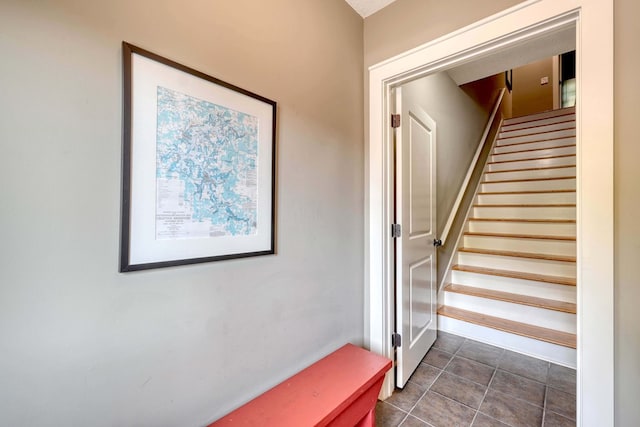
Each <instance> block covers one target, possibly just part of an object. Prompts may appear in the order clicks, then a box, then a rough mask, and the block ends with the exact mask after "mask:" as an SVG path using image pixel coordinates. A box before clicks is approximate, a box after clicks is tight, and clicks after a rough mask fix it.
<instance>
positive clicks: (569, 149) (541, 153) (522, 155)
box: [489, 145, 576, 162]
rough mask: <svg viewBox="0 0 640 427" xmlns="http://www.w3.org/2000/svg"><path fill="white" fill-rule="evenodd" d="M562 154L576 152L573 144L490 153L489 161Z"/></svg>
mask: <svg viewBox="0 0 640 427" xmlns="http://www.w3.org/2000/svg"><path fill="white" fill-rule="evenodd" d="M563 154H576V147H575V145H573V146H570V147H562V148H548V149H545V150H536V151H521V152H519V153H505V154H492V155H491V158H490V159H489V161H490V162H504V161H506V160H521V159H538V158H540V157H548V156H560V155H563Z"/></svg>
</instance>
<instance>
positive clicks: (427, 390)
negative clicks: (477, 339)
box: [403, 337, 468, 426]
mask: <svg viewBox="0 0 640 427" xmlns="http://www.w3.org/2000/svg"><path fill="white" fill-rule="evenodd" d="M437 339H438V338H437V337H436V340H437ZM467 341H468V338H464V340H463V341H462V344H460V346H459V347H458V349H457V350H456V351H455V352H454V353H449V352H447V351H444V350H442V349H440V348H437V347H433V345H432V346H431V348H435V349H436V350H438V351H441V352H443V353H448V354H451V358H450V359H449V361H448V362H447V363H446V365H444V367H443V368H442V369H440V372H439V373H438V375H437V376H436V377H435V379H434V380H433V381H432V382H431V384H429V386H428V387H427V388H426V390H425V391H424V393H422V395H421V396H420V398H419V399H418V400H417V401H416V403H414V404H413V406H412V407H411V409H410V410H409V414H408V415H411V416H412V417H414V418H417V419H419V420H420V421H422V422H424V423H427V425H429V426H431V424H430V423H428V422H427V421H425V420H423V419H422V418H420V417H417V416H415V415H413V414H411V412H412V411H413V410H414V409H415V408H416V406H418V403H419V402H420V401H421V400H422V399H423V398H424V397H425V396H426V394H427V393H428V392H429V391H430V390H431V387H432V386H433V385H434V384H435V383H436V381H438V378H440V376H441V375H442V373H443V372H444V370H445V369H446V368H447V366H449V364H451V361H452V360H453V358H454V357H456V355H457V354H458V352H459V351H460V349H461V348H462V346H463V345H464V343H465V342H467ZM429 350H431V349H429ZM427 353H429V352H428V351H427ZM425 356H426V354H425ZM422 360H424V357H423V358H422ZM422 360H421V361H420V363H425V364H426V365H428V366H432V365H429V364H428V363H426V362H422ZM432 367H433V368H436V369H439V368H438V367H436V366H432ZM433 393H436V392H435V391H434V392H433ZM436 394H438V395H440V396H442V395H441V394H440V393H436ZM443 397H446V396H443ZM450 400H451V399H450ZM454 402H455V401H454ZM405 419H406V417H405ZM403 422H404V420H403Z"/></svg>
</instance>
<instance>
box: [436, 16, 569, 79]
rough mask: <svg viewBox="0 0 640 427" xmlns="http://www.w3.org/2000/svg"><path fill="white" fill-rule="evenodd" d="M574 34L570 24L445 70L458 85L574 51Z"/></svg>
mask: <svg viewBox="0 0 640 427" xmlns="http://www.w3.org/2000/svg"><path fill="white" fill-rule="evenodd" d="M575 35H576V29H575V26H574V25H570V26H567V27H565V28H559V29H558V30H556V31H554V32H552V33H547V34H545V35H543V36H541V37H538V38H535V39H533V40H528V41H527V42H525V43H521V44H519V45H517V46H515V47H511V48H508V49H501V50H500V51H499V52H497V53H494V54H491V55H488V56H485V57H484V58H479V59H475V60H474V61H472V62H467V63H465V64H462V65H459V66H457V67H455V68H452V69H449V70H447V73H448V74H449V76H450V77H451V78H452V79H453V80H454V81H455V82H456V83H457V84H458V85H462V84H465V83H469V82H472V81H475V80H479V79H481V78H484V77H488V76H492V75H494V74H498V73H501V72H503V71H506V70H509V69H512V68H517V67H520V66H522V65H526V64H529V63H531V62H534V61H538V60H541V59H544V58H549V57H551V56H555V55H559V54H561V53H565V52H570V51H572V50H575V48H576V38H575Z"/></svg>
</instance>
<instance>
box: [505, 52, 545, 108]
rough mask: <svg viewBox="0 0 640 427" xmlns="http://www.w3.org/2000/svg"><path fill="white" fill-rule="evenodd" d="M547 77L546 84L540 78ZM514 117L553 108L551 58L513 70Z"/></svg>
mask: <svg viewBox="0 0 640 427" xmlns="http://www.w3.org/2000/svg"><path fill="white" fill-rule="evenodd" d="M543 77H547V78H548V81H549V82H548V83H547V84H544V85H542V84H540V79H541V78H543ZM512 83H513V92H512V95H513V96H512V99H513V100H512V113H513V116H514V117H519V116H526V115H527V114H534V113H540V112H542V111H547V110H553V58H545V59H541V60H540V61H536V62H532V63H531V64H527V65H524V66H522V67H518V68H515V69H514V70H513V82H512Z"/></svg>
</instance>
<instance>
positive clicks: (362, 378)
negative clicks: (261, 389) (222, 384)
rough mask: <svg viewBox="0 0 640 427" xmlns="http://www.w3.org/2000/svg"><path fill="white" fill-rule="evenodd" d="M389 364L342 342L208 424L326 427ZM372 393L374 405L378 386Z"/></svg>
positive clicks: (379, 379)
mask: <svg viewBox="0 0 640 427" xmlns="http://www.w3.org/2000/svg"><path fill="white" fill-rule="evenodd" d="M390 368H391V360H389V359H387V358H385V357H382V356H379V355H377V354H374V353H371V352H369V351H367V350H363V349H361V348H359V347H356V346H354V345H352V344H347V345H345V346H343V347H341V348H339V349H338V350H336V351H335V352H333V353H331V354H330V355H328V356H326V357H325V358H323V359H321V360H319V361H318V362H316V363H314V364H313V365H311V366H309V367H308V368H306V369H304V370H303V371H301V372H299V373H298V374H296V375H294V376H292V377H291V378H289V379H287V380H285V381H284V382H282V383H280V384H278V385H277V386H275V387H274V388H272V389H271V390H269V391H267V392H265V393H264V394H262V395H260V396H258V397H256V398H255V399H254V400H252V401H250V402H248V403H247V404H245V405H244V406H241V407H240V408H238V409H236V410H235V411H233V412H231V413H230V414H228V415H225V416H224V417H222V418H221V419H219V420H218V421H216V422H214V423H213V424H210V426H209V427H221V426H238V427H240V426H243V427H244V426H260V427H267V426H274V427H275V426H277V427H301V426H327V425H329V424H331V422H332V421H333V420H334V419H336V418H337V417H338V416H339V415H340V414H341V413H343V412H344V411H345V410H346V409H348V408H349V407H350V406H351V405H353V404H354V402H356V401H357V400H358V398H359V397H361V396H362V395H363V394H364V393H366V392H367V391H368V390H370V389H371V388H372V387H373V386H376V385H377V383H380V384H381V383H382V379H383V377H384V374H385V372H387V371H388V370H389V369H390ZM373 392H374V393H373V394H372V391H370V392H369V394H370V395H373V398H372V399H373V402H372V403H373V406H374V407H375V401H376V398H377V396H378V392H379V385H378V390H373Z"/></svg>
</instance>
